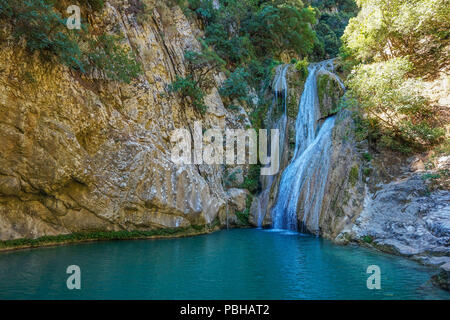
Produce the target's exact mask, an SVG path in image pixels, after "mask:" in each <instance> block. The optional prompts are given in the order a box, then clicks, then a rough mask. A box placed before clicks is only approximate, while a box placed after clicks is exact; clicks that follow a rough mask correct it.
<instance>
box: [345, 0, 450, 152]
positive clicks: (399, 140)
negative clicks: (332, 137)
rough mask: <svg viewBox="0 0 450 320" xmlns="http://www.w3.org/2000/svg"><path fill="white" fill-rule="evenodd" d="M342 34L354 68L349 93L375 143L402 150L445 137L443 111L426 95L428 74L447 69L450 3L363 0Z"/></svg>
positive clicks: (430, 76)
mask: <svg viewBox="0 0 450 320" xmlns="http://www.w3.org/2000/svg"><path fill="white" fill-rule="evenodd" d="M357 3H358V5H359V6H360V8H361V11H360V13H359V14H358V16H357V17H356V18H353V19H351V20H350V23H349V25H348V27H347V28H346V30H345V34H344V36H343V42H344V45H343V47H342V49H341V57H342V59H343V60H344V62H345V64H346V67H347V68H348V69H352V72H351V74H350V76H349V78H348V80H347V85H348V87H349V89H350V92H349V94H350V96H351V97H353V98H354V99H356V100H357V101H358V103H359V106H360V111H361V112H360V120H359V123H360V125H361V126H360V127H365V128H366V133H367V135H366V137H368V138H369V141H370V142H372V143H373V144H372V145H373V146H381V147H389V148H392V149H396V150H399V151H402V152H405V153H407V152H411V151H414V150H421V149H424V148H429V147H431V146H434V145H436V144H438V143H441V142H442V141H443V140H445V129H444V126H445V122H446V120H445V116H444V114H443V113H442V110H441V109H440V108H439V107H438V106H435V105H433V104H432V103H431V102H430V100H429V99H428V98H427V97H426V95H425V89H424V88H423V87H424V80H429V79H433V78H435V77H437V76H438V75H439V73H441V72H448V66H449V54H448V48H449V40H450V31H449V30H450V18H449V17H450V7H449V6H448V2H447V1H446V0H412V1H411V0H389V1H388V0H359V1H357Z"/></svg>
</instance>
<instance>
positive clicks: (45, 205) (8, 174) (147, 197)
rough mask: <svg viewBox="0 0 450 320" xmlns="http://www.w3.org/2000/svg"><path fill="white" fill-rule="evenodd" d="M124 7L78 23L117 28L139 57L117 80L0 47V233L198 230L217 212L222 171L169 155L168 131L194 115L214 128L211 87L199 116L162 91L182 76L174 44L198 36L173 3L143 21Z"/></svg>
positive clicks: (116, 5)
mask: <svg viewBox="0 0 450 320" xmlns="http://www.w3.org/2000/svg"><path fill="white" fill-rule="evenodd" d="M129 6H130V4H129V3H128V1H126V0H121V1H119V0H116V1H106V4H105V8H104V9H103V10H101V11H100V12H98V13H96V14H94V15H93V16H91V17H90V21H89V22H90V23H91V25H92V26H93V27H94V29H95V28H96V27H98V26H102V27H104V28H106V29H107V30H108V29H111V30H112V29H113V28H116V29H117V28H118V29H120V32H121V33H122V34H123V35H124V36H125V43H126V44H127V45H128V46H129V48H130V49H131V50H133V52H134V53H135V54H136V56H137V58H138V59H139V60H140V61H141V62H142V65H143V68H144V74H143V75H142V76H141V77H140V78H139V79H137V80H136V81H134V82H132V83H131V84H129V85H127V84H123V83H115V82H111V81H106V80H105V79H104V77H102V75H101V74H92V75H90V76H88V77H84V76H83V77H81V76H80V75H77V74H76V73H74V72H71V71H70V70H68V69H67V68H65V67H63V66H61V65H57V64H52V63H45V62H42V61H40V60H39V59H38V57H36V56H34V57H31V56H30V55H29V54H28V53H26V52H25V51H24V50H23V45H21V44H20V43H19V44H18V43H14V42H12V41H11V40H10V41H4V42H2V43H1V48H0V142H1V143H0V239H1V240H4V239H14V238H21V237H38V236H42V235H56V234H62V233H70V232H78V231H93V230H123V229H126V230H133V229H134V230H135V229H151V228H160V227H183V226H189V225H193V224H196V225H206V224H211V223H213V222H214V221H215V220H216V219H218V218H220V217H223V216H224V215H225V214H226V212H225V210H226V206H227V202H228V201H230V199H231V198H232V195H229V194H228V193H227V192H226V191H225V190H224V189H223V187H222V178H223V170H224V169H223V167H222V166H206V165H186V166H175V165H174V164H173V163H172V162H171V160H170V150H171V147H172V146H171V143H170V133H171V130H173V129H175V128H191V129H192V127H193V124H194V121H196V120H202V121H203V126H204V127H215V128H223V127H224V126H225V124H226V121H233V117H234V116H233V115H232V114H230V113H228V111H227V110H226V109H225V108H224V105H223V103H222V100H221V99H220V96H219V94H218V90H217V85H213V86H212V89H211V90H210V91H209V92H208V95H207V97H206V99H205V102H206V104H207V106H208V111H207V113H206V114H205V115H204V116H201V115H199V114H198V113H196V112H194V110H193V109H192V107H185V106H184V105H183V104H182V103H181V102H180V101H179V98H177V97H176V96H174V95H173V94H171V93H170V92H169V91H168V85H169V84H170V83H171V82H172V81H173V80H174V78H175V75H176V74H180V75H183V74H184V72H185V61H184V58H183V56H184V51H185V50H186V49H190V50H198V49H199V48H200V45H199V43H198V41H197V40H196V34H197V33H198V32H199V31H198V30H197V29H196V28H195V26H193V25H191V23H190V22H189V21H188V20H187V19H186V17H185V16H184V14H183V13H182V11H181V9H180V8H179V7H178V6H173V7H169V6H168V5H166V4H165V2H162V1H161V2H158V4H157V5H155V7H154V8H153V11H152V14H151V16H150V17H149V18H148V19H146V20H145V21H138V19H137V17H136V15H135V14H134V13H133V11H132V10H127V8H129ZM219 220H220V219H219ZM221 220H222V221H223V219H221Z"/></svg>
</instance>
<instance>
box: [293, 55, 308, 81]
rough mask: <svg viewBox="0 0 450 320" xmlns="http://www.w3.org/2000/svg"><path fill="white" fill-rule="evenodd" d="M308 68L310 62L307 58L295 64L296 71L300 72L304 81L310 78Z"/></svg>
mask: <svg viewBox="0 0 450 320" xmlns="http://www.w3.org/2000/svg"><path fill="white" fill-rule="evenodd" d="M308 66H309V62H308V59H307V58H303V59H302V60H299V61H297V63H296V64H295V69H297V70H298V71H300V74H301V77H302V80H305V79H306V78H307V77H308Z"/></svg>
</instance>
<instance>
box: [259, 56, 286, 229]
mask: <svg viewBox="0 0 450 320" xmlns="http://www.w3.org/2000/svg"><path fill="white" fill-rule="evenodd" d="M288 67H289V65H284V66H280V67H279V69H278V70H277V75H276V77H275V80H274V82H273V85H272V87H273V101H272V106H271V109H270V111H269V114H270V116H272V115H273V113H275V112H276V109H277V108H278V95H279V94H280V93H281V94H282V98H283V107H284V111H283V114H282V115H281V117H280V118H279V119H278V120H277V121H275V123H274V124H273V126H272V128H273V129H278V130H279V133H280V140H279V141H280V144H279V145H280V146H284V140H285V138H286V125H287V114H286V109H287V99H286V97H287V82H286V72H287V69H288ZM279 151H280V152H279V155H280V159H279V163H280V162H281V156H282V153H283V150H282V148H281V150H279ZM271 152H272V150H271ZM275 177H276V175H270V176H262V179H261V185H262V191H261V193H260V195H259V196H258V198H257V225H258V227H262V224H263V220H264V216H265V212H263V211H262V210H266V208H267V206H268V203H269V196H270V190H271V188H272V184H273V182H274V180H275Z"/></svg>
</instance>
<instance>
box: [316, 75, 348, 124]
mask: <svg viewBox="0 0 450 320" xmlns="http://www.w3.org/2000/svg"><path fill="white" fill-rule="evenodd" d="M317 95H318V97H319V110H320V118H321V119H324V118H326V117H329V116H331V115H333V114H336V113H337V112H338V111H339V101H340V100H341V97H342V96H343V95H344V90H343V89H342V87H341V86H340V84H339V83H338V81H337V80H336V79H334V78H333V77H332V76H330V75H328V74H320V75H319V76H318V77H317Z"/></svg>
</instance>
